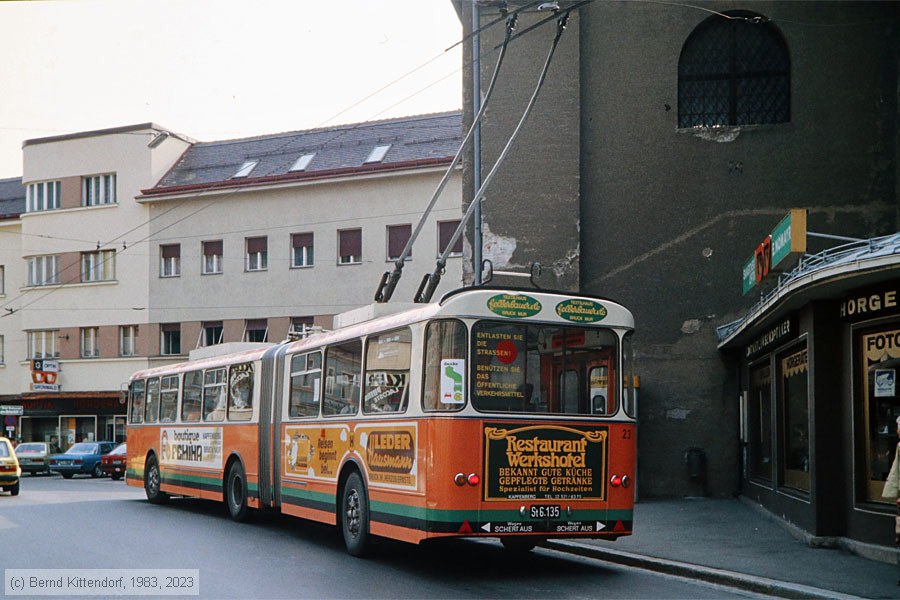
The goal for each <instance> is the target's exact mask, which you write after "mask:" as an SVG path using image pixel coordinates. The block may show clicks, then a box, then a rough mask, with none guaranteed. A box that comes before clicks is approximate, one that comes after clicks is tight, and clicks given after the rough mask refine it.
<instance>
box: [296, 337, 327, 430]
mask: <svg viewBox="0 0 900 600" xmlns="http://www.w3.org/2000/svg"><path fill="white" fill-rule="evenodd" d="M321 380H322V355H321V354H319V353H318V352H311V353H309V354H297V355H295V356H292V357H291V400H290V403H289V408H288V414H289V416H290V417H291V418H298V417H315V416H318V414H319V387H320V385H321Z"/></svg>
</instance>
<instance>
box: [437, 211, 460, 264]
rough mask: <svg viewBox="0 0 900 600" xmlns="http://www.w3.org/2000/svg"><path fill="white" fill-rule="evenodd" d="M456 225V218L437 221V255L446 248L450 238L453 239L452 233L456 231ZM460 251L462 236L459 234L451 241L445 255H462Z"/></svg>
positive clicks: (457, 224) (457, 225)
mask: <svg viewBox="0 0 900 600" xmlns="http://www.w3.org/2000/svg"><path fill="white" fill-rule="evenodd" d="M458 227H459V221H458V220H457V221H440V222H438V256H440V255H442V254H443V253H444V250H446V249H447V246H448V245H449V244H450V240H451V239H453V234H454V233H456V229H457V228H458ZM462 251H463V236H459V238H458V239H457V240H456V241H455V242H454V243H453V248H451V249H450V253H449V254H447V256H462Z"/></svg>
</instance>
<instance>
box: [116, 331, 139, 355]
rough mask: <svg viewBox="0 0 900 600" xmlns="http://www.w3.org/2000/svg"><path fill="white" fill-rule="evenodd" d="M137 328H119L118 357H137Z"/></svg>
mask: <svg viewBox="0 0 900 600" xmlns="http://www.w3.org/2000/svg"><path fill="white" fill-rule="evenodd" d="M137 354H138V326H137V325H123V326H122V327H119V356H137Z"/></svg>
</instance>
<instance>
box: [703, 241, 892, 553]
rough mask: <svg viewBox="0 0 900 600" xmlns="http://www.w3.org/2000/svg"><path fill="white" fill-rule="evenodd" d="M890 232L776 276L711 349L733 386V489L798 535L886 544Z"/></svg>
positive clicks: (888, 532)
mask: <svg viewBox="0 0 900 600" xmlns="http://www.w3.org/2000/svg"><path fill="white" fill-rule="evenodd" d="M895 252H897V253H900V235H898V236H888V237H887V238H877V239H875V240H868V241H867V243H865V244H860V247H859V248H858V249H857V250H855V251H850V250H848V251H847V252H846V255H836V256H833V257H832V258H831V259H830V260H829V261H828V262H827V263H825V262H815V261H810V264H811V265H812V266H806V267H804V266H803V265H802V264H801V266H800V267H798V268H796V269H794V270H793V271H791V272H790V273H789V274H788V275H787V276H782V278H781V279H780V280H779V281H778V284H777V286H775V287H774V288H773V289H772V290H770V291H769V292H767V293H766V294H764V295H763V298H762V301H761V302H760V303H759V304H758V305H757V306H756V307H754V309H752V310H751V312H750V313H749V314H748V315H747V316H745V317H744V318H743V319H741V320H740V321H737V322H735V323H733V324H731V325H729V326H726V327H724V328H721V329H720V332H719V336H720V345H719V348H720V350H721V351H722V353H723V356H724V357H725V359H726V361H727V362H729V363H731V364H732V365H733V366H734V369H733V371H732V372H733V373H735V377H737V379H738V382H737V383H738V387H739V389H740V396H739V398H738V401H739V402H740V409H741V410H740V414H741V424H740V425H741V429H740V431H741V439H740V444H741V449H742V467H741V469H742V472H741V477H740V481H741V493H742V494H743V495H744V496H746V497H748V498H751V499H753V500H755V501H756V502H758V503H760V504H761V505H763V506H764V507H766V508H767V509H768V510H769V511H771V512H772V513H774V514H776V515H778V516H780V517H782V518H784V519H785V520H787V521H789V522H790V523H792V524H794V525H796V526H797V527H799V528H800V529H802V530H804V531H805V532H807V533H808V534H810V535H812V536H816V537H821V538H823V539H827V538H833V539H834V540H841V539H843V540H847V541H851V542H853V541H858V542H864V543H866V544H875V545H878V546H892V545H893V529H894V516H895V514H896V509H895V507H894V503H893V501H892V500H890V499H885V498H882V496H881V493H882V489H883V487H884V481H885V479H886V478H887V474H888V472H889V470H890V468H891V463H892V461H893V458H894V454H895V451H896V448H897V442H898V437H897V424H896V419H897V418H898V417H900V396H898V389H897V377H898V373H900V254H898V255H895V254H894V253H895Z"/></svg>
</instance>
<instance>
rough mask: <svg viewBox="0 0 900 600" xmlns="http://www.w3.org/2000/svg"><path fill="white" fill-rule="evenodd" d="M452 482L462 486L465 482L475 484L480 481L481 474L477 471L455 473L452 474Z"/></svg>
mask: <svg viewBox="0 0 900 600" xmlns="http://www.w3.org/2000/svg"><path fill="white" fill-rule="evenodd" d="M453 483H455V484H456V485H458V486H460V487H462V486H464V485H466V484H467V483H468V484H469V485H471V486H476V485H478V484H479V483H481V476H480V475H478V473H469V474H468V475H466V474H465V473H457V474H456V475H454V476H453Z"/></svg>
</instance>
